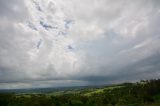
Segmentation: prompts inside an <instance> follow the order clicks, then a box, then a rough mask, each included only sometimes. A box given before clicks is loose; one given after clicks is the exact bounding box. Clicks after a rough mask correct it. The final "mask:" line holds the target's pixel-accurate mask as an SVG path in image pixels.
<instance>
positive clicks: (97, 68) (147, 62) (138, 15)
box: [0, 0, 160, 89]
mask: <svg viewBox="0 0 160 106" xmlns="http://www.w3.org/2000/svg"><path fill="white" fill-rule="evenodd" d="M153 78H160V0H0V89H17V88H37V87H38V88H44V87H63V86H85V85H101V84H114V83H121V82H128V81H131V82H133V81H138V80H141V79H153Z"/></svg>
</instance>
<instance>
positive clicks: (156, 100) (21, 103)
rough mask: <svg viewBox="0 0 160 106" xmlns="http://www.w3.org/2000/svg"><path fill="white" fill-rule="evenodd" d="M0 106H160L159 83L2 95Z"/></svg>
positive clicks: (158, 81) (143, 82) (147, 82)
mask: <svg viewBox="0 0 160 106" xmlns="http://www.w3.org/2000/svg"><path fill="white" fill-rule="evenodd" d="M0 106H160V79H159V80H150V81H141V82H138V83H124V84H120V85H114V86H109V87H103V88H86V89H79V90H78V89H73V90H65V91H57V92H56V91H55V92H50V93H39V94H38V93H33V94H32V93H30V94H24V93H23V94H15V93H1V94H0Z"/></svg>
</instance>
